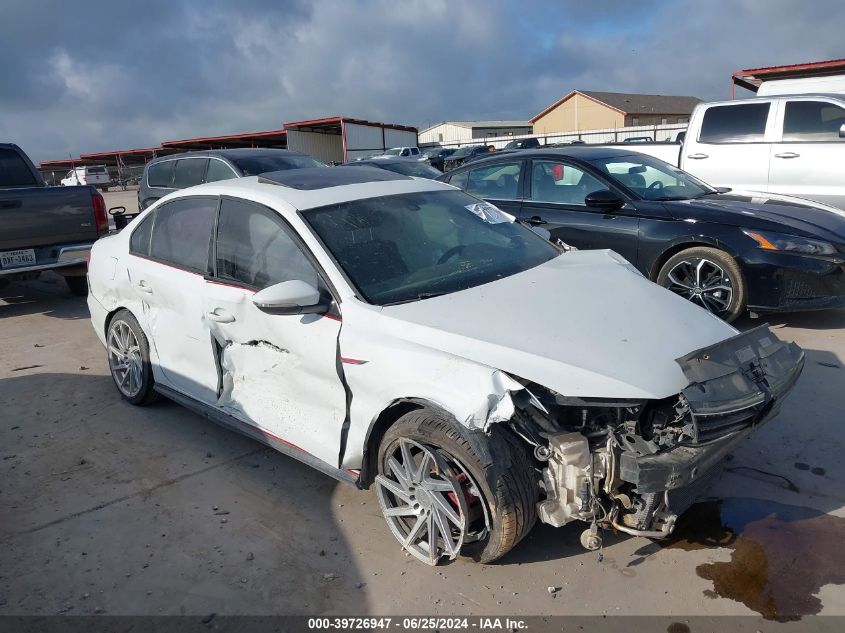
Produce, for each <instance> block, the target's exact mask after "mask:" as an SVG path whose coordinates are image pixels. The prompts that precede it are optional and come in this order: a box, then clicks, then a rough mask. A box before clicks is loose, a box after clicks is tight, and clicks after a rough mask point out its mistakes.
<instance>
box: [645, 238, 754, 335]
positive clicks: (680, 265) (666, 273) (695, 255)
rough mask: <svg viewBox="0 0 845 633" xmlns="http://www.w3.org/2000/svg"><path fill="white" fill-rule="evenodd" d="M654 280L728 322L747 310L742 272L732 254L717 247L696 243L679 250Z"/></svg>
mask: <svg viewBox="0 0 845 633" xmlns="http://www.w3.org/2000/svg"><path fill="white" fill-rule="evenodd" d="M655 281H657V283H658V284H660V285H661V286H663V287H664V288H668V289H669V290H671V291H672V292H674V293H675V294H677V295H680V296H681V297H683V298H684V299H687V300H689V301H691V302H692V303H695V304H696V305H698V306H701V307H702V308H704V309H705V310H707V311H708V312H711V313H713V314H714V315H716V316H717V317H719V318H720V319H723V320H725V321H727V322H728V323H730V322H731V321H733V320H734V319H736V318H737V317H738V316H739V315H740V314H742V312H743V311H744V310H745V306H746V289H745V280H744V278H743V276H742V271H740V269H739V266H738V265H737V263H736V260H735V259H734V258H733V257H731V256H730V255H728V254H727V253H725V252H724V251H721V250H719V249H716V248H710V247H706V246H697V247H694V248H688V249H686V250H683V251H681V252H679V253H676V254H675V255H673V256H672V257H670V258H669V259H668V260H667V261H666V263H665V264H663V266H662V267H661V269H660V272H659V273H658V275H657V279H656V280H655Z"/></svg>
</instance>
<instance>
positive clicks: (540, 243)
mask: <svg viewBox="0 0 845 633" xmlns="http://www.w3.org/2000/svg"><path fill="white" fill-rule="evenodd" d="M304 217H305V219H306V221H307V222H308V223H309V224H310V225H311V227H312V229H313V230H314V231H315V232H316V233H317V235H318V236H319V237H320V239H321V240H322V241H323V243H324V244H325V245H326V247H327V248H328V250H329V251H330V252H331V254H332V255H333V256H334V258H335V260H336V261H337V262H338V263H339V264H340V266H341V267H342V268H343V270H344V272H345V273H346V275H347V277H349V279H350V280H351V281H352V283H353V284H354V285H355V286H356V287H357V289H358V291H359V292H360V293H361V295H362V296H363V297H364V298H365V299H366V300H367V301H369V302H370V303H374V304H377V305H387V304H392V303H402V302H407V301H414V300H417V299H425V298H428V297H432V296H436V295H441V294H446V293H450V292H456V291H458V290H463V289H465V288H471V287H473V286H478V285H481V284H484V283H488V282H491V281H495V280H496V279H501V278H503V277H509V276H510V275H514V274H516V273H519V272H522V271H524V270H527V269H529V268H533V267H535V266H539V265H540V264H542V263H544V262H546V261H549V260H550V259H552V258H554V257H556V256H557V255H558V254H559V253H560V251H559V250H558V249H557V247H555V246H553V245H552V244H551V243H550V242H547V241H546V240H544V239H543V238H541V237H540V236H538V235H536V234H535V233H534V232H532V231H531V230H529V229H527V228H525V227H524V226H522V225H520V224H518V223H516V222H515V221H514V219H513V217H512V216H510V215H508V214H506V213H503V212H502V211H500V210H499V209H497V208H496V207H494V206H493V205H490V204H488V203H486V202H482V201H480V200H478V199H477V198H473V197H472V196H469V195H467V194H465V193H463V192H461V191H433V192H418V193H409V194H401V195H394V196H384V197H380V198H368V199H364V200H353V201H351V202H342V203H340V204H334V205H330V206H326V207H320V208H318V209H313V210H310V211H307V212H305V213H304Z"/></svg>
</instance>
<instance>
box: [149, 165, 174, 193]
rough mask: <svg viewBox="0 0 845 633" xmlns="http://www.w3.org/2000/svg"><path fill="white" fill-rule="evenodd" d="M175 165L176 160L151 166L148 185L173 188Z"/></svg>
mask: <svg viewBox="0 0 845 633" xmlns="http://www.w3.org/2000/svg"><path fill="white" fill-rule="evenodd" d="M175 164H176V161H175V160H165V161H162V162H160V163H155V164H153V165H150V166H149V168H148V169H147V184H148V185H149V186H150V187H167V188H170V187H172V186H173V185H172V184H171V183H172V182H173V165H175Z"/></svg>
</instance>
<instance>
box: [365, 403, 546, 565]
mask: <svg viewBox="0 0 845 633" xmlns="http://www.w3.org/2000/svg"><path fill="white" fill-rule="evenodd" d="M472 433H473V432H471V431H469V430H467V429H463V428H459V427H458V426H457V425H456V424H454V423H452V422H451V421H449V420H448V419H447V418H446V417H445V416H444V415H442V414H440V413H438V412H435V411H431V410H427V409H420V410H416V411H411V412H410V413H407V414H405V415H404V416H402V417H401V418H400V419H399V420H397V422H396V423H395V424H394V425H393V426H392V427H390V428H389V429H388V431H387V432H386V433H385V436H384V438H383V439H382V442H381V445H380V447H379V457H378V469H379V472H378V475H377V476H376V481H375V485H376V494H377V496H378V500H379V505H380V506H381V510H382V513H383V514H384V517H385V520H386V521H387V523H388V527H389V528H390V531H391V532H392V533H393V535H394V536H395V537H396V538H397V540H398V541H399V542H400V543H401V544H402V547H403V548H404V549H405V550H407V551H408V552H409V553H410V554H411V555H413V556H414V557H416V558H417V559H419V560H421V561H422V562H424V563H427V564H430V565H436V564H437V563H438V562H440V560H442V559H444V558H447V559H453V558H455V557H456V556H457V555H458V554H462V555H464V556H469V557H471V558H473V559H474V560H476V561H479V562H482V563H489V562H491V561H494V560H496V559H498V558H500V557H502V556H504V555H505V554H506V553H507V552H508V551H510V550H511V549H512V548H513V547H514V546H515V545H516V544H517V543H518V542H519V541H520V540H521V539H522V538H523V537H524V536H525V535H526V534H527V533H528V532H529V531H530V530H531V528H532V526H533V525H534V522H535V520H536V518H537V513H536V505H537V498H538V493H539V487H538V484H537V481H536V480H537V477H536V476H535V473H534V469H533V466H532V464H531V462H530V460H529V456H528V454H527V453H526V451H525V450H524V449H523V447H522V446H521V445H520V444H519V443H518V441H517V440H516V439H514V438H512V437H511V436H510V435H509V434H508V433H507V431H506V430H504V429H501V428H498V427H496V425H494V427H493V428H492V429H491V433H490V434H489V435H486V434H484V433H480V432H476V433H475V434H473V435H472V436H470V434H472ZM480 444H486V446H483V445H480Z"/></svg>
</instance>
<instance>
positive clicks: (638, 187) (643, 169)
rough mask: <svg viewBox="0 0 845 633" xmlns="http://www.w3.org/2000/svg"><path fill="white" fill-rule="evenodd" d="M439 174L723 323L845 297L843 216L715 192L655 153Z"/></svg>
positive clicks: (542, 158) (570, 152) (531, 159)
mask: <svg viewBox="0 0 845 633" xmlns="http://www.w3.org/2000/svg"><path fill="white" fill-rule="evenodd" d="M441 180H444V181H446V182H449V183H450V184H452V185H455V186H456V187H459V188H461V189H465V190H466V191H468V192H469V193H472V194H474V195H476V196H478V197H480V198H485V199H487V200H489V201H491V202H493V203H495V204H496V205H497V206H499V207H500V208H502V209H503V210H505V211H507V212H509V213H511V214H513V215H515V216H516V217H518V218H520V219H521V220H523V221H524V222H526V223H529V224H532V225H539V226H542V228H545V229H547V230H548V231H549V232H550V233H551V237H552V239H554V240H561V241H563V242H565V243H567V244H569V245H572V246H575V247H576V248H579V249H591V248H609V249H612V250H614V251H616V252H617V253H620V254H621V255H622V256H624V257H625V258H626V259H628V260H629V261H630V262H631V263H632V264H634V265H635V266H636V267H637V268H638V269H639V270H640V271H641V272H642V273H643V274H644V275H646V276H647V277H648V278H649V279H652V280H653V281H656V282H657V283H659V284H661V285H662V286H664V287H666V288H669V289H670V290H672V291H674V292H676V293H678V294H680V295H681V296H683V297H686V298H688V299H689V300H691V301H694V302H696V303H698V304H700V305H701V306H703V307H704V308H706V309H708V310H709V311H710V312H712V313H713V314H716V315H718V316H719V317H721V318H723V319H725V320H727V321H732V320H733V319H735V318H736V317H737V316H739V315H740V314H742V313H743V312H744V311H746V310H749V311H752V312H772V311H796V310H813V309H821V308H833V307H842V306H845V215H843V214H842V213H837V212H835V211H833V210H830V209H826V208H822V207H820V206H816V205H814V203H812V202H809V201H804V200H798V199H795V198H791V199H790V198H785V197H780V198H778V199H774V198H775V197H772V199H769V197H768V196H767V195H766V194H763V193H759V194H758V193H754V194H745V195H743V194H740V193H738V192H737V193H732V192H730V191H729V190H726V189H718V190H717V189H714V188H713V187H710V186H709V185H707V184H705V183H703V182H701V181H700V180H698V179H697V178H695V177H693V176H691V175H690V174H687V173H686V172H684V171H681V170H680V169H678V168H677V167H673V166H672V165H669V164H668V163H664V162H663V161H661V160H658V159H656V158H652V157H651V156H646V155H644V154H639V153H636V152H634V151H626V150H620V149H613V148H600V147H570V148H566V149H544V150H526V151H522V152H518V153H509V154H503V155H501V156H491V157H490V158H488V159H482V160H479V161H477V162H473V163H472V164H470V165H466V166H464V167H462V168H459V169H457V170H455V171H452V172H449V173H448V174H445V175H444V176H443V177H441ZM601 291H608V289H604V290H602V289H597V292H601ZM574 308H575V307H574ZM576 309H577V308H576ZM609 318H614V317H612V315H609ZM618 318H624V314H620V315H618Z"/></svg>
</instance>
